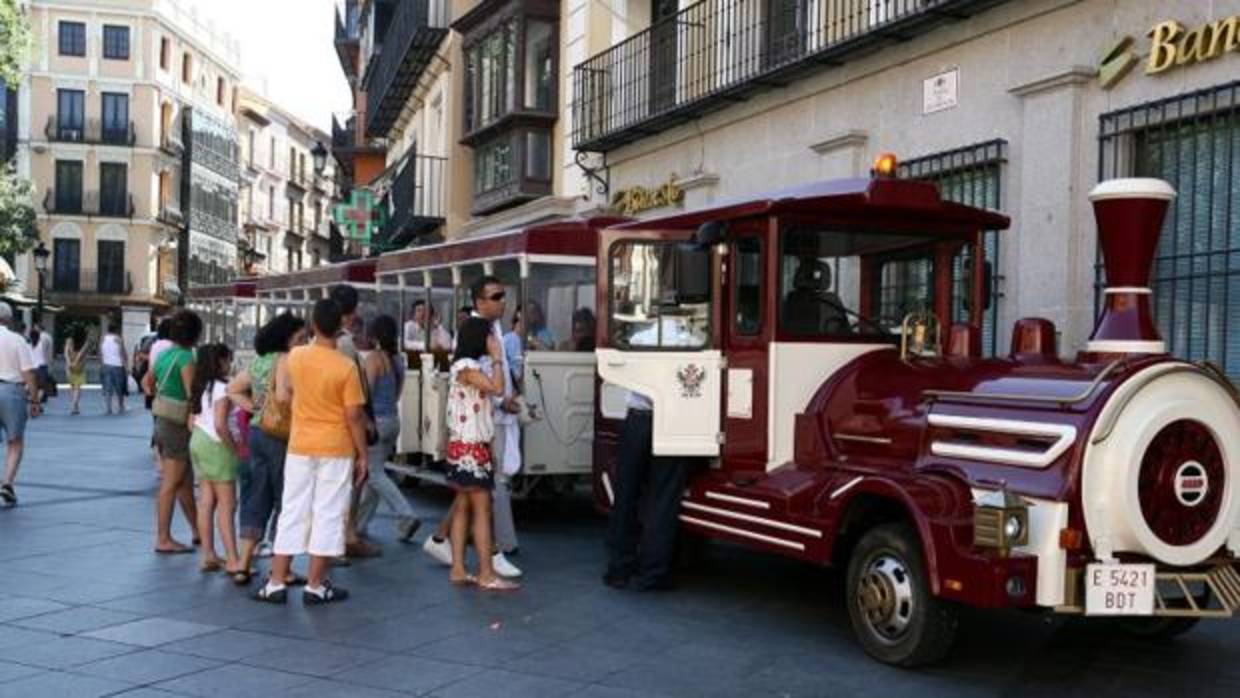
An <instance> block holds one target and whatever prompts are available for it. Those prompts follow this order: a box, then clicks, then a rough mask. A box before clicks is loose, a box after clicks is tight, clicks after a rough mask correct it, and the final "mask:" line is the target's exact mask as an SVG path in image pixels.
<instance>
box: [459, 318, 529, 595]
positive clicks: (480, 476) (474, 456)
mask: <svg viewBox="0 0 1240 698" xmlns="http://www.w3.org/2000/svg"><path fill="white" fill-rule="evenodd" d="M502 351H503V348H502V347H501V346H500V343H499V340H498V339H497V338H496V337H495V335H494V334H493V333H492V332H491V325H490V323H488V322H487V321H486V320H484V319H482V318H477V317H475V318H470V319H469V320H468V321H466V322H465V323H464V325H462V326H461V328H460V331H459V332H458V334H457V344H456V354H455V355H454V356H453V362H452V371H451V377H450V378H449V381H448V449H447V456H448V481H449V482H450V483H452V485H453V487H454V488H455V489H456V498H457V503H456V506H454V507H453V509H452V511H453V515H452V532H451V540H452V569H451V571H450V572H449V573H448V579H449V580H450V581H451V582H452V583H453V584H477V585H478V586H479V588H482V589H486V590H488V591H508V590H511V589H516V588H518V587H519V585H517V584H515V583H513V582H510V581H508V580H505V579H502V578H501V577H500V576H499V575H497V574H495V570H494V568H493V567H492V566H491V489H492V487H493V486H494V475H493V467H494V463H493V462H492V459H491V438H492V437H493V436H494V434H495V425H494V423H493V422H492V421H491V396H492V395H502V394H503V392H504V378H505V376H504V369H503V365H504V363H503V358H502V354H501V353H500V352H502ZM471 526H472V528H473V531H472V533H473V541H474V549H475V550H476V551H477V552H478V575H477V576H476V577H475V576H474V575H472V574H469V573H468V572H467V571H466V570H465V541H466V539H467V538H468V537H469V534H468V532H467V529H468V528H470V527H471Z"/></svg>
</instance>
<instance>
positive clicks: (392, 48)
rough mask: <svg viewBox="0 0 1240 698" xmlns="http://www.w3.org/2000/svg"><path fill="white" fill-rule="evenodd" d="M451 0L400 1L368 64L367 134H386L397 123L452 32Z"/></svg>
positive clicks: (364, 83) (381, 135)
mask: <svg viewBox="0 0 1240 698" xmlns="http://www.w3.org/2000/svg"><path fill="white" fill-rule="evenodd" d="M448 16H449V7H448V2H447V0H403V1H402V2H399V3H398V4H397V7H396V10H395V14H393V16H392V22H391V24H390V25H388V27H387V32H386V34H384V36H383V45H382V46H376V47H375V49H374V50H375V55H374V56H373V57H372V58H371V59H370V62H369V64H368V65H367V66H366V75H365V77H363V79H362V87H363V89H365V90H366V115H367V123H366V135H367V136H369V137H371V138H384V137H386V136H387V134H388V131H390V130H391V128H392V125H393V124H395V123H396V119H397V117H399V116H400V113H401V110H402V109H404V107H405V102H406V101H407V100H408V99H409V95H410V94H412V93H413V89H414V87H415V86H416V85H417V84H418V79H419V78H420V77H421V76H422V71H424V70H426V67H427V66H428V65H430V62H431V59H432V58H433V57H434V56H435V51H436V49H438V48H439V42H440V41H442V40H443V38H444V37H445V36H447V35H448Z"/></svg>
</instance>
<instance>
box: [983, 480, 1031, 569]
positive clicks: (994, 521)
mask: <svg viewBox="0 0 1240 698" xmlns="http://www.w3.org/2000/svg"><path fill="white" fill-rule="evenodd" d="M1028 542H1029V505H1028V504H1026V503H1025V501H1024V500H1022V499H1021V498H1020V497H1018V496H1016V495H1014V494H1012V493H1011V492H1008V491H1007V488H1003V489H999V490H994V491H992V492H988V493H986V494H984V495H981V496H979V497H978V498H977V499H976V500H975V502H974V506H973V544H974V545H976V546H978V547H981V548H994V549H996V550H998V551H999V552H1000V553H1002V554H1004V555H1006V554H1007V553H1008V551H1009V550H1011V549H1012V548H1014V547H1016V546H1020V545H1025V544H1026V543H1028Z"/></svg>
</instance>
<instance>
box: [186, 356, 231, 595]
mask: <svg viewBox="0 0 1240 698" xmlns="http://www.w3.org/2000/svg"><path fill="white" fill-rule="evenodd" d="M230 373H232V350H231V349H229V348H228V347H227V346H226V345H224V344H207V345H206V346H203V347H200V348H199V349H198V360H197V363H196V364H195V366H194V382H193V389H192V390H191V393H190V411H191V412H193V415H194V418H193V421H194V429H193V434H192V435H191V436H190V440H189V451H190V460H191V462H192V463H193V467H194V476H195V477H196V478H197V479H198V534H199V535H200V536H201V537H202V553H201V554H202V565H201V569H202V571H203V572H218V571H219V569H220V558H219V556H218V555H216V552H215V529H216V527H217V526H218V528H219V532H220V542H221V543H222V544H223V546H224V569H225V571H226V572H227V573H228V574H230V575H231V574H233V573H235V572H237V571H239V570H240V567H239V562H238V560H239V558H238V556H237V535H236V528H235V526H234V523H233V520H234V517H235V516H236V514H237V492H236V479H237V445H236V443H235V442H234V441H233V437H232V430H231V429H230V428H229V424H228V419H229V412H230V411H231V408H232V406H231V403H230V401H229V399H228V375H229V374H230Z"/></svg>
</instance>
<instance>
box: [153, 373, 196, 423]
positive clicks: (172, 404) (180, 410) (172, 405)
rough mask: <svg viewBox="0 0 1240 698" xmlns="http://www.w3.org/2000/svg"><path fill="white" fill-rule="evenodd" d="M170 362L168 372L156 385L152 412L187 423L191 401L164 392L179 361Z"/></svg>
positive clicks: (171, 419) (157, 415)
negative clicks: (169, 395)
mask: <svg viewBox="0 0 1240 698" xmlns="http://www.w3.org/2000/svg"><path fill="white" fill-rule="evenodd" d="M168 364H169V366H168V370H167V372H165V373H164V377H163V378H160V379H159V384H158V385H156V386H155V399H154V400H153V401H152V402H151V414H153V415H155V416H156V417H159V418H161V419H166V420H168V421H170V422H176V423H177V424H185V423H187V422H188V421H189V401H187V400H178V399H177V398H174V397H168V396H167V395H164V394H163V389H164V384H165V383H167V382H168V377H169V376H171V375H172V370H173V369H175V368H176V365H177V362H176V361H169V362H168Z"/></svg>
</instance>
